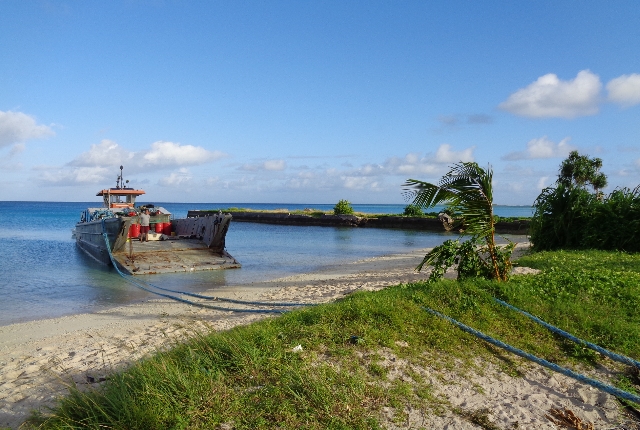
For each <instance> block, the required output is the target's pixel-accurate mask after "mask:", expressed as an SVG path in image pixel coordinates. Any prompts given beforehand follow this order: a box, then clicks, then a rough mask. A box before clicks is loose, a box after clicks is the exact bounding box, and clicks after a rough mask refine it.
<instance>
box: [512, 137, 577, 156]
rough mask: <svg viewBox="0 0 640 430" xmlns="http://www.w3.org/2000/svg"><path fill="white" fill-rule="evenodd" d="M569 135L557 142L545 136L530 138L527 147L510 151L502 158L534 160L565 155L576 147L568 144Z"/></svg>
mask: <svg viewBox="0 0 640 430" xmlns="http://www.w3.org/2000/svg"><path fill="white" fill-rule="evenodd" d="M570 140H571V138H570V137H565V138H564V139H562V140H561V141H560V142H558V143H557V144H556V143H555V142H553V141H551V140H549V138H548V137H547V136H542V137H540V138H538V139H531V140H530V141H529V142H527V149H526V150H525V151H520V152H511V153H509V154H507V155H505V156H504V157H502V159H503V160H535V159H541V158H555V157H566V156H567V155H569V152H571V151H573V150H575V149H576V148H575V147H574V146H572V145H569V141H570Z"/></svg>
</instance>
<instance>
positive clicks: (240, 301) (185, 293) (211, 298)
mask: <svg viewBox="0 0 640 430" xmlns="http://www.w3.org/2000/svg"><path fill="white" fill-rule="evenodd" d="M145 284H147V285H150V286H152V287H153V288H157V289H159V290H163V291H169V292H171V293H178V294H184V295H185V296H191V297H197V298H199V299H205V300H217V301H221V302H229V303H237V304H240V305H256V306H276V307H287V306H298V307H299V306H307V305H308V303H288V302H284V303H279V302H251V301H246V300H236V299H226V298H223V297H215V296H204V295H202V294H197V293H188V292H186V291H177V290H170V289H169V288H163V287H159V286H157V285H154V284H152V283H151V282H145Z"/></svg>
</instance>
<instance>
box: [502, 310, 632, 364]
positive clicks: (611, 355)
mask: <svg viewBox="0 0 640 430" xmlns="http://www.w3.org/2000/svg"><path fill="white" fill-rule="evenodd" d="M493 300H495V301H496V302H498V303H500V304H501V305H502V306H505V307H507V308H509V309H511V310H514V311H516V312H519V313H521V314H522V315H524V316H526V317H527V318H530V319H532V320H533V321H535V322H537V323H538V324H540V325H543V326H544V327H546V328H547V329H549V330H550V331H552V332H553V333H556V334H559V335H560V336H563V337H566V338H567V339H569V340H571V341H573V342H575V343H577V344H580V345H584V346H586V347H587V348H591V349H593V350H594V351H598V352H599V353H600V354H602V355H606V356H607V357H609V358H610V359H612V360H615V361H618V362H620V363H624V364H629V365H631V366H635V367H637V368H639V369H640V362H638V361H636V360H634V359H633V358H629V357H626V356H624V355H620V354H616V353H615V352H611V351H609V350H607V349H604V348H602V347H600V346H598V345H596V344H594V343H591V342H587V341H586V340H583V339H580V338H578V337H575V336H574V335H572V334H571V333H567V332H566V331H564V330H562V329H559V328H558V327H554V326H552V325H551V324H549V323H546V322H544V321H543V320H541V319H540V318H538V317H536V316H533V315H531V314H530V313H528V312H525V311H523V310H522V309H518V308H516V307H515V306H513V305H510V304H509V303H507V302H504V301H502V300H500V299H496V298H494V299H493Z"/></svg>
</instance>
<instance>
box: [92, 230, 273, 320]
mask: <svg viewBox="0 0 640 430" xmlns="http://www.w3.org/2000/svg"><path fill="white" fill-rule="evenodd" d="M102 229H103V233H102V236H103V237H104V241H105V244H106V245H107V251H108V252H109V258H110V259H111V263H112V264H113V267H115V268H116V271H117V272H118V274H119V275H120V276H122V278H124V280H126V281H127V282H129V283H131V284H133V285H135V286H136V287H138V288H140V289H142V290H144V291H147V292H149V293H151V294H156V295H158V296H161V297H166V298H168V299H171V300H175V301H178V302H182V303H186V304H188V305H192V306H198V307H201V308H206V309H213V310H217V311H228V312H247V313H278V314H282V313H284V312H285V311H284V310H280V309H237V308H224V307H221V306H213V305H208V304H204V303H197V302H192V301H191V300H185V299H182V298H180V297H176V296H172V295H170V294H163V293H158V292H157V291H153V290H150V289H149V288H146V287H145V286H144V285H142V283H141V282H138V281H137V280H135V279H134V278H133V277H132V276H130V275H127V274H125V273H123V272H122V271H121V270H120V268H119V267H118V264H117V261H116V259H115V257H114V256H113V254H112V253H111V245H110V243H109V237H107V233H106V232H105V231H104V230H105V226H104V220H102Z"/></svg>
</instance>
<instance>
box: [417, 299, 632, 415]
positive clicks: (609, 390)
mask: <svg viewBox="0 0 640 430" xmlns="http://www.w3.org/2000/svg"><path fill="white" fill-rule="evenodd" d="M424 309H425V310H426V311H427V312H429V313H431V314H433V315H436V316H439V317H440V318H443V319H445V320H447V321H449V322H450V323H451V324H453V325H456V326H458V327H459V328H460V329H462V330H464V331H466V332H467V333H470V334H472V335H474V336H476V337H478V338H480V339H482V340H484V341H485V342H489V343H490V344H492V345H495V346H497V347H499V348H502V349H505V350H507V351H509V352H512V353H514V354H516V355H519V356H520V357H523V358H526V359H527V360H531V361H533V362H534V363H538V364H539V365H541V366H544V367H546V368H548V369H551V370H554V371H556V372H558V373H562V374H563V375H565V376H568V377H570V378H573V379H576V380H578V381H580V382H584V383H585V384H589V385H591V386H592V387H595V388H598V389H599V390H602V391H604V392H605V393H609V394H611V395H613V396H616V397H618V398H621V399H625V400H629V401H631V402H634V403H638V404H640V396H636V395H635V394H631V393H628V392H626V391H623V390H621V389H619V388H616V387H613V386H611V385H607V384H605V383H603V382H600V381H598V380H596V379H592V378H589V377H587V376H584V375H581V374H580V373H576V372H574V371H573V370H570V369H567V368H565V367H561V366H558V365H557V364H554V363H551V362H549V361H547V360H544V359H542V358H539V357H536V356H535V355H532V354H529V353H528V352H525V351H523V350H521V349H518V348H515V347H513V346H511V345H508V344H506V343H504V342H501V341H499V340H497V339H494V338H492V337H491V336H487V335H486V334H484V333H482V332H480V331H478V330H475V329H472V328H471V327H469V326H466V325H464V324H462V323H461V322H458V321H456V320H454V319H453V318H451V317H448V316H446V315H443V314H441V313H440V312H437V311H434V310H433V309H430V308H427V307H425V308H424Z"/></svg>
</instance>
